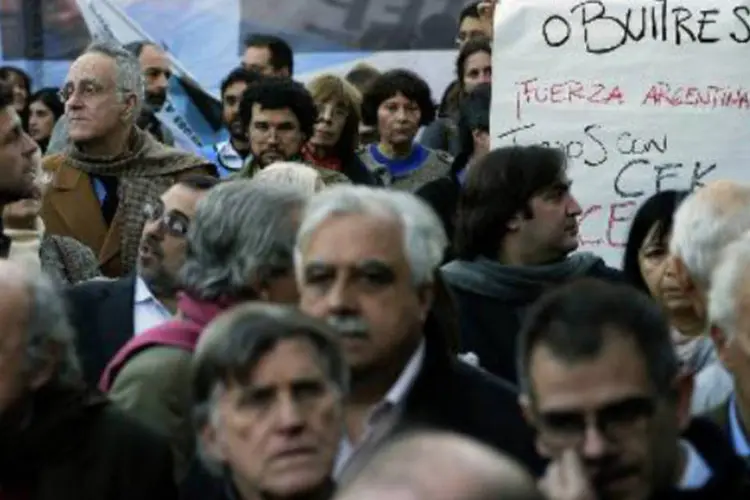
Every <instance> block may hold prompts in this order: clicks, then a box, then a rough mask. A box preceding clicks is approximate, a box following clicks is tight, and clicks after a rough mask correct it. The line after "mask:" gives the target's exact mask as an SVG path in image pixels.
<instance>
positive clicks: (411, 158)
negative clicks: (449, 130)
mask: <svg viewBox="0 0 750 500" xmlns="http://www.w3.org/2000/svg"><path fill="white" fill-rule="evenodd" d="M362 118H363V121H364V122H365V124H367V125H373V126H375V127H376V128H377V130H378V136H379V138H380V140H379V141H378V143H377V144H370V145H368V146H366V147H365V148H363V149H362V150H361V151H360V153H359V158H360V160H362V162H363V163H364V164H365V165H366V166H367V168H368V169H370V171H371V172H373V173H374V174H375V176H376V178H377V179H378V180H379V181H380V182H381V183H382V184H383V185H385V186H389V187H393V188H395V189H401V190H407V191H413V190H415V189H417V188H418V187H420V186H423V185H424V184H425V183H427V182H429V181H431V180H433V179H437V178H439V177H442V176H444V175H446V174H447V173H448V171H449V170H450V164H451V162H452V161H453V159H452V158H451V157H450V155H448V154H447V153H444V152H442V151H435V150H432V149H430V148H426V147H424V146H422V145H420V144H417V143H415V142H414V138H415V137H416V136H417V132H418V131H419V128H420V127H421V126H424V125H428V124H430V123H431V122H432V120H434V119H435V105H434V103H433V102H432V96H431V94H430V87H429V86H428V85H427V82H425V81H424V80H423V79H422V78H420V77H419V76H418V75H417V74H415V73H413V72H412V71H409V70H405V69H396V70H392V71H387V72H385V73H383V74H382V75H380V76H379V77H378V78H377V80H375V81H374V82H373V84H372V86H371V87H370V89H369V90H368V91H367V93H366V94H365V96H364V99H363V102H362Z"/></svg>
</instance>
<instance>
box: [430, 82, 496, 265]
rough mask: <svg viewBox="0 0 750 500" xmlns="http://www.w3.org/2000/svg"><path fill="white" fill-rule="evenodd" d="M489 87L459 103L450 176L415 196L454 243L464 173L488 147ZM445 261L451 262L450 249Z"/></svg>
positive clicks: (482, 88) (487, 85) (433, 182)
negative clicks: (421, 200) (454, 220)
mask: <svg viewBox="0 0 750 500" xmlns="http://www.w3.org/2000/svg"><path fill="white" fill-rule="evenodd" d="M490 101H491V86H490V84H489V83H483V84H481V85H478V86H476V87H474V89H472V90H471V92H469V94H468V95H467V96H466V97H465V98H464V99H463V100H462V101H461V107H460V113H459V118H458V132H459V133H458V134H457V136H458V138H459V143H460V148H459V153H458V155H457V156H456V158H455V159H454V160H453V164H452V165H451V169H450V173H449V174H448V175H446V176H444V177H441V178H439V179H435V180H434V181H431V182H428V183H427V184H425V185H424V186H422V187H421V188H419V189H418V190H417V192H416V194H417V196H420V197H421V198H423V199H424V200H425V201H426V202H427V203H428V204H429V205H430V206H431V207H432V209H433V210H435V212H436V213H437V214H438V216H439V217H440V220H441V221H442V222H443V226H444V227H445V232H446V234H447V235H448V238H449V239H450V240H451V241H452V239H453V227H454V225H453V219H454V218H455V216H456V206H457V204H458V194H459V192H460V190H461V182H462V181H463V178H464V176H465V175H466V169H467V167H468V165H470V164H471V163H472V162H473V161H474V160H475V159H477V158H479V157H481V156H483V155H485V154H487V151H489V147H490V138H489V137H490ZM446 258H448V259H449V258H451V253H450V247H449V249H448V255H447V256H446Z"/></svg>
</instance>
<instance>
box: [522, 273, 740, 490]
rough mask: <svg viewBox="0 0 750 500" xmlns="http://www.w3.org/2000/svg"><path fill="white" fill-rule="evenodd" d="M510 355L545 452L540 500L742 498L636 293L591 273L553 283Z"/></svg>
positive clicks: (723, 449)
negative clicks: (546, 463) (558, 284)
mask: <svg viewBox="0 0 750 500" xmlns="http://www.w3.org/2000/svg"><path fill="white" fill-rule="evenodd" d="M517 359H518V366H519V380H520V384H521V391H522V396H521V398H520V403H521V406H522V407H523V408H524V413H525V414H526V416H527V419H528V421H529V422H530V423H531V424H532V425H533V426H534V427H535V428H536V430H537V439H536V446H537V450H538V451H539V453H540V454H542V455H543V456H544V457H546V458H549V459H551V460H552V463H551V464H550V465H549V467H548V469H547V473H546V474H545V476H544V478H543V479H542V481H541V486H542V489H543V490H544V491H545V493H547V495H548V497H549V498H550V499H552V500H555V499H569V498H576V499H592V498H593V499H598V500H646V499H654V500H657V499H658V500H662V499H665V500H678V499H707V500H710V499H718V498H721V499H738V500H739V499H744V498H748V497H750V481H748V479H749V477H750V476H748V472H747V469H746V467H745V464H743V462H742V461H741V460H739V458H738V457H737V456H736V455H735V454H734V453H733V450H732V449H731V448H730V446H729V444H728V443H727V442H726V441H724V440H722V435H721V432H720V431H719V429H718V428H717V427H716V426H715V425H713V424H712V423H711V422H709V421H707V420H703V419H700V418H696V419H693V420H692V421H691V419H690V396H691V394H692V380H691V379H690V376H689V375H688V376H685V375H681V374H680V372H679V364H678V361H677V355H676V353H675V351H674V347H673V345H672V341H671V338H670V332H669V325H668V323H667V321H666V318H665V317H664V315H663V313H662V312H661V310H660V309H659V306H658V305H657V304H656V303H655V302H653V301H652V300H651V299H650V297H647V296H646V295H645V294H642V293H641V292H639V291H637V290H635V289H633V288H630V287H627V286H626V285H615V284H611V283H606V282H603V281H601V280H594V279H584V280H578V281H577V282H575V283H571V284H567V285H565V286H562V287H559V288H558V289H556V290H554V291H552V292H551V293H549V294H547V295H545V296H544V297H543V298H542V299H541V300H540V301H539V302H538V303H537V304H536V305H535V306H534V308H533V309H532V310H531V311H530V312H529V313H528V315H527V318H526V323H525V324H524V327H523V329H522V331H521V334H520V338H519V347H518V350H517Z"/></svg>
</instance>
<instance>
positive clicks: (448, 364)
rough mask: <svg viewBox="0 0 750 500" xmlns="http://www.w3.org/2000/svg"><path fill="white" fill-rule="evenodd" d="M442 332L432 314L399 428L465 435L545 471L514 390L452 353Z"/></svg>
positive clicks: (535, 468)
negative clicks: (449, 351)
mask: <svg viewBox="0 0 750 500" xmlns="http://www.w3.org/2000/svg"><path fill="white" fill-rule="evenodd" d="M439 332H440V326H439V325H438V324H437V323H436V321H435V320H434V319H433V317H432V316H431V315H430V317H429V319H428V321H427V324H426V326H425V344H426V349H425V358H424V364H423V365H422V369H421V370H420V372H419V375H418V376H417V379H416V380H415V381H414V385H413V386H412V388H411V390H410V391H409V393H408V395H407V397H406V403H405V407H404V413H403V414H402V416H401V422H400V423H399V424H398V425H397V426H396V432H398V431H400V430H406V429H409V428H411V427H413V426H420V427H421V426H428V427H435V428H439V429H445V430H449V431H453V432H457V433H460V434H464V435H466V436H469V437H472V438H474V439H476V440H478V441H480V442H482V443H485V444H487V445H489V446H492V447H493V448H495V449H497V450H500V451H502V452H504V453H506V454H508V455H510V456H512V457H515V458H516V459H517V460H518V461H520V462H521V463H522V464H524V465H525V466H526V467H527V468H529V469H530V470H531V471H533V472H534V473H536V474H541V473H542V471H543V465H544V462H543V460H542V459H541V458H540V457H539V456H538V455H537V453H536V450H535V448H534V434H533V431H532V429H531V428H530V427H529V426H528V425H527V424H526V421H525V420H524V418H523V415H522V414H521V409H520V406H519V405H518V393H517V391H516V389H515V388H514V387H512V386H511V385H510V384H508V383H506V382H503V381H502V380H500V379H498V378H496V377H494V376H492V375H491V374H489V373H487V372H485V371H483V370H480V369H478V368H475V367H473V366H471V365H469V364H467V363H465V362H463V361H460V360H458V359H456V357H455V356H452V355H450V354H449V353H448V350H447V348H446V343H445V340H443V338H442V334H441V333H439Z"/></svg>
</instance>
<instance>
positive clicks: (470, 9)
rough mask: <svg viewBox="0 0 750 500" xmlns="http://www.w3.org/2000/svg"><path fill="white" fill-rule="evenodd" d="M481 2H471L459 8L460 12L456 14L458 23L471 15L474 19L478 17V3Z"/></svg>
mask: <svg viewBox="0 0 750 500" xmlns="http://www.w3.org/2000/svg"><path fill="white" fill-rule="evenodd" d="M480 3H481V2H472V3H470V4H469V5H467V6H466V7H464V8H463V9H461V13H460V14H459V15H458V22H459V24H460V23H462V22H464V19H466V18H467V17H473V18H475V19H479V4H480Z"/></svg>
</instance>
